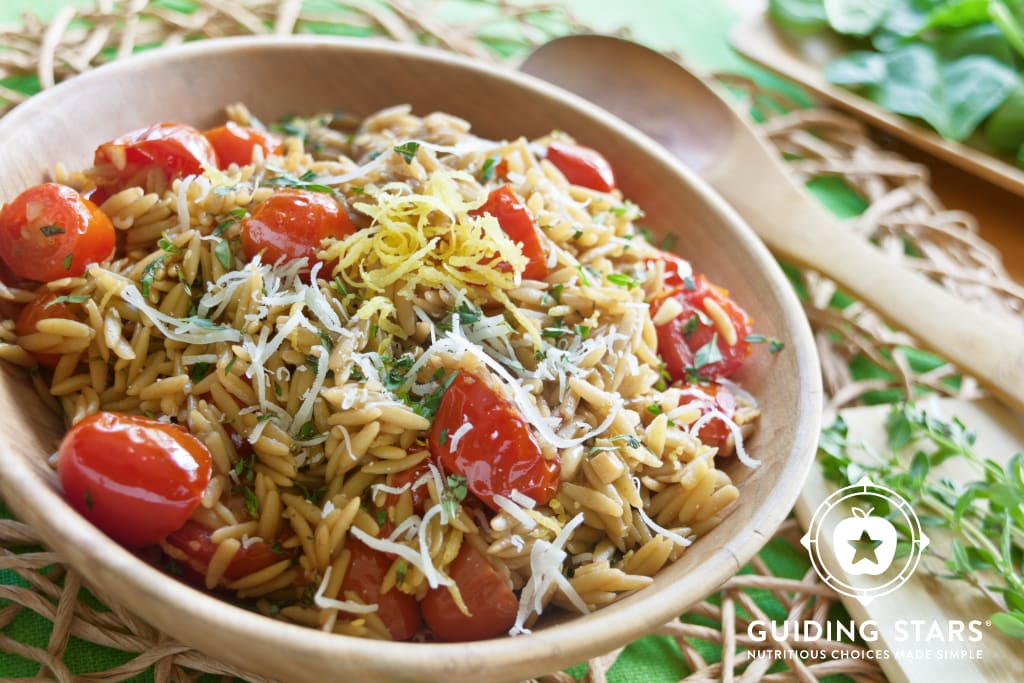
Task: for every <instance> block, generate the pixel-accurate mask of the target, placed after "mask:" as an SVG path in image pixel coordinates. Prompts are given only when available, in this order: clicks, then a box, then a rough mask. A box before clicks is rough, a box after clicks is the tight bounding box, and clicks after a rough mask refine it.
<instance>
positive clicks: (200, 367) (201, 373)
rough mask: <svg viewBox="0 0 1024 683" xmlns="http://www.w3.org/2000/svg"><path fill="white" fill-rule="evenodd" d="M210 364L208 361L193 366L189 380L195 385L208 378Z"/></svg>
mask: <svg viewBox="0 0 1024 683" xmlns="http://www.w3.org/2000/svg"><path fill="white" fill-rule="evenodd" d="M209 368H210V364H209V363H207V362H206V361H200V362H198V363H196V364H195V365H193V366H192V372H191V373H190V374H189V378H190V379H191V380H192V383H193V384H196V383H198V382H200V381H201V380H202V379H203V378H204V377H206V371H207V370H209Z"/></svg>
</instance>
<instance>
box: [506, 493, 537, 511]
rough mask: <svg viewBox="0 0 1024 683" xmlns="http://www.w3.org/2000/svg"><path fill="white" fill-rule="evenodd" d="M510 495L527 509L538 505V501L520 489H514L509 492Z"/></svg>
mask: <svg viewBox="0 0 1024 683" xmlns="http://www.w3.org/2000/svg"><path fill="white" fill-rule="evenodd" d="M508 497H509V498H510V499H511V500H512V502H513V503H515V504H516V505H522V506H523V507H524V508H526V509H527V510H532V509H533V508H535V507H536V506H537V501H535V500H534V499H533V498H530V497H529V496H528V495H526V494H525V493H520V492H519V490H518V489H512V492H511V493H509V494H508Z"/></svg>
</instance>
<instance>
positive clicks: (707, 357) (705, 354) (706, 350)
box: [693, 332, 722, 370]
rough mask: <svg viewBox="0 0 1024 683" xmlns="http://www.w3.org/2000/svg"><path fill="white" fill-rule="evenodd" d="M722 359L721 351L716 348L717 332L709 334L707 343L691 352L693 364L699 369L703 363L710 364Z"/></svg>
mask: <svg viewBox="0 0 1024 683" xmlns="http://www.w3.org/2000/svg"><path fill="white" fill-rule="evenodd" d="M720 360H722V352H721V351H719V350H718V333H717V332H716V333H715V334H713V335H711V339H710V340H709V341H708V343H707V344H705V345H704V346H702V347H700V348H699V349H697V351H696V352H695V353H694V354H693V366H694V368H695V369H697V370H700V369H701V368H702V367H704V366H705V365H711V364H712V363H717V362H719V361H720Z"/></svg>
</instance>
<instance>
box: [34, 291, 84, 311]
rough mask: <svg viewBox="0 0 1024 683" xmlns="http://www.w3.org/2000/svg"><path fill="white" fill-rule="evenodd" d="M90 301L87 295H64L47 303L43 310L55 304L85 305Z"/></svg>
mask: <svg viewBox="0 0 1024 683" xmlns="http://www.w3.org/2000/svg"><path fill="white" fill-rule="evenodd" d="M88 300H89V296H88V295H87V294H62V295H61V296H58V297H56V298H54V299H52V300H51V301H47V302H46V305H45V306H43V308H49V307H50V306H53V305H54V304H84V303H85V302H86V301H88Z"/></svg>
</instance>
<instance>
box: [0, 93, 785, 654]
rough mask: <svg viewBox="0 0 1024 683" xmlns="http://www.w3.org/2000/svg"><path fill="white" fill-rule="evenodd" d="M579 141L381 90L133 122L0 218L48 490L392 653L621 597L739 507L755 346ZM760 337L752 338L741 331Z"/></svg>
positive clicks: (7, 336) (142, 541)
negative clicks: (285, 107)
mask: <svg viewBox="0 0 1024 683" xmlns="http://www.w3.org/2000/svg"><path fill="white" fill-rule="evenodd" d="M642 215H643V214H642V212H641V209H640V208H639V207H637V206H636V205H634V204H632V203H631V202H630V201H629V200H628V199H625V198H624V197H623V196H622V193H621V191H620V190H619V189H618V188H617V187H616V180H615V174H614V171H613V169H612V167H611V165H610V164H609V163H608V161H607V160H606V159H605V158H604V157H603V156H602V155H601V154H600V152H599V151H596V150H594V149H590V148H588V147H584V146H582V145H580V144H578V143H576V142H575V141H574V140H573V139H572V138H571V137H569V136H568V135H566V134H564V133H557V132H556V133H553V134H551V135H549V136H546V137H544V138H541V139H537V140H532V141H528V140H525V139H517V140H512V141H493V140H488V139H483V138H480V137H477V136H475V135H474V134H473V133H472V132H471V130H470V126H469V124H468V123H467V122H465V121H462V120H460V119H458V118H456V117H453V116H450V115H447V114H443V113H433V114H429V115H427V116H424V117H419V116H416V115H414V114H412V113H411V111H410V109H409V108H408V107H406V106H399V107H394V108H391V109H387V110H384V111H381V112H378V113H376V114H373V115H371V116H369V117H367V118H365V119H361V120H359V119H354V118H352V117H349V116H346V115H343V114H324V115H316V116H310V117H295V118H290V119H287V120H284V121H281V122H279V123H277V124H274V125H272V126H270V127H269V128H268V127H265V126H264V125H263V124H262V123H261V122H260V121H258V120H257V119H256V118H254V117H253V116H252V115H251V114H250V113H249V111H248V110H247V109H246V108H245V107H244V106H242V105H233V106H231V107H229V108H228V122H227V123H226V124H225V125H223V126H220V127H217V128H215V129H211V130H206V131H200V130H197V129H195V128H193V127H191V126H189V125H186V124H183V123H176V122H175V123H170V122H162V123H156V124H154V125H151V126H149V127H146V128H143V129H140V130H136V131H132V132H128V133H126V134H125V135H123V136H121V137H119V138H116V139H114V140H111V141H109V142H106V143H103V144H101V145H99V147H97V148H96V151H95V156H94V164H93V166H92V167H91V168H88V169H85V170H82V171H77V170H76V171H73V170H69V169H67V168H65V167H63V166H61V165H58V166H57V168H56V169H55V172H54V181H53V182H48V183H44V184H41V185H38V186H35V187H32V188H29V189H28V190H26V191H25V192H24V193H23V194H21V195H20V196H18V197H12V198H8V202H7V203H6V204H5V205H4V206H3V209H2V211H0V258H2V260H3V266H4V269H5V272H4V273H3V281H4V284H3V285H2V286H0V294H2V297H3V299H5V300H6V305H7V309H6V312H7V315H6V317H7V318H8V319H7V320H5V321H4V322H3V325H2V328H0V357H2V358H4V359H5V360H7V361H9V362H13V363H16V364H19V365H22V366H25V367H26V368H28V372H29V376H30V378H31V382H32V383H33V385H34V386H35V388H36V389H37V390H38V392H39V394H40V395H41V396H42V397H43V400H44V401H45V402H46V403H47V404H48V405H49V406H50V407H51V408H52V409H53V411H55V412H56V413H57V414H59V415H61V416H62V417H63V419H64V420H65V422H66V424H67V427H68V431H67V433H66V435H65V437H64V439H63V441H62V443H61V445H60V448H59V450H58V452H57V453H55V454H54V456H53V458H52V464H53V466H54V467H55V468H56V470H57V473H58V475H59V478H60V481H61V485H62V487H63V490H64V494H65V496H66V497H67V500H68V502H69V503H70V504H71V505H72V506H73V507H74V508H75V509H77V510H78V511H79V512H80V513H81V514H82V515H84V516H85V517H86V518H88V519H89V520H91V521H92V522H93V523H95V524H96V525H97V526H98V527H99V528H100V529H101V530H103V531H104V532H105V533H107V534H108V535H109V536H111V537H112V538H114V539H115V540H117V541H118V542H120V543H122V544H123V545H125V546H128V547H130V548H133V549H135V551H136V552H137V553H138V554H139V555H140V556H142V557H143V558H145V559H147V560H148V561H150V562H152V563H154V564H156V565H158V566H160V567H162V568H163V569H164V570H166V571H167V572H168V573H170V574H173V575H175V576H177V577H179V578H180V579H181V580H184V581H188V582H190V583H192V584H193V585H196V586H198V587H201V588H204V589H207V590H210V591H216V592H217V594H218V595H222V596H225V597H228V598H230V599H232V600H235V601H238V602H239V603H241V604H245V605H247V606H250V607H251V608H253V609H256V610H258V611H260V612H262V613H263V614H266V615H268V616H272V617H274V618H277V619H282V620H287V621H290V622H294V623H298V624H304V625H308V626H311V627H314V628H319V629H323V630H326V631H332V632H336V633H344V634H350V635H359V636H369V637H375V638H390V639H394V640H410V639H416V640H446V641H458V640H472V639H480V638H489V637H497V636H501V635H505V634H511V635H516V634H521V633H526V632H529V630H530V628H531V627H532V626H533V624H534V622H535V620H536V618H537V617H538V616H539V615H540V614H541V613H542V612H543V611H545V610H548V609H555V608H556V607H557V608H560V609H564V610H568V611H570V612H576V613H586V612H590V611H592V610H594V609H597V608H599V607H601V606H602V605H605V604H607V603H610V602H612V601H614V600H616V599H618V598H619V597H621V596H623V595H625V594H628V593H630V592H633V591H636V590H638V589H641V588H643V587H644V586H646V585H648V584H649V583H651V581H652V577H653V576H654V575H655V574H656V573H657V572H658V571H659V570H660V569H661V568H662V567H664V566H665V565H666V564H668V563H670V562H672V561H673V560H675V559H677V558H678V557H680V556H681V555H682V554H683V553H685V552H686V548H687V547H688V546H689V545H690V544H691V543H692V542H693V541H694V539H696V538H697V537H699V536H701V535H702V534H704V533H706V532H707V531H708V530H710V529H711V528H713V527H714V526H715V525H716V524H717V523H718V522H719V521H720V520H721V519H722V518H723V516H724V515H726V514H728V512H729V507H730V505H731V504H732V503H733V502H734V501H735V500H736V498H737V496H738V491H737V488H736V487H735V486H734V485H733V484H732V482H731V481H730V478H729V476H728V475H727V474H726V473H725V472H724V471H723V469H722V468H721V467H719V463H720V462H721V461H722V460H723V459H725V458H737V459H738V460H740V461H741V462H742V463H743V464H744V465H746V466H749V467H755V466H757V464H758V463H757V460H756V459H755V458H754V457H752V456H751V455H750V454H748V453H747V450H746V448H745V447H744V438H745V437H746V436H747V435H748V434H749V432H750V431H751V429H752V427H753V425H754V423H755V421H756V418H757V415H758V411H757V407H756V402H755V400H754V397H752V396H751V395H750V394H748V393H747V392H745V391H744V390H743V389H742V388H741V387H740V386H738V385H737V384H736V383H735V382H734V381H733V380H732V379H730V377H733V376H734V375H735V374H736V373H737V371H738V370H739V369H740V368H741V367H742V366H743V364H744V362H745V361H746V360H747V359H748V356H749V355H750V354H751V350H752V348H753V345H754V344H756V342H759V341H765V338H764V337H761V336H759V335H754V334H752V333H751V325H752V321H751V319H750V318H749V316H748V315H747V314H746V313H745V312H744V310H743V308H741V306H740V305H739V304H737V303H736V302H734V301H733V300H732V299H731V298H730V297H729V295H728V293H727V292H726V291H725V290H724V289H722V288H720V287H718V286H716V285H715V284H714V283H712V282H710V281H709V280H708V279H707V278H706V277H705V276H704V275H702V274H701V273H700V271H699V270H697V269H695V268H693V267H691V265H690V263H689V262H687V261H686V260H685V259H684V258H682V257H681V256H677V255H675V254H673V253H670V252H669V251H665V250H662V249H660V248H658V247H656V246H653V244H652V243H651V241H650V240H649V239H648V238H647V237H646V236H645V234H644V231H643V230H642V228H641V227H640V224H641V223H640V222H641V221H642ZM773 346H774V344H773Z"/></svg>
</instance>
